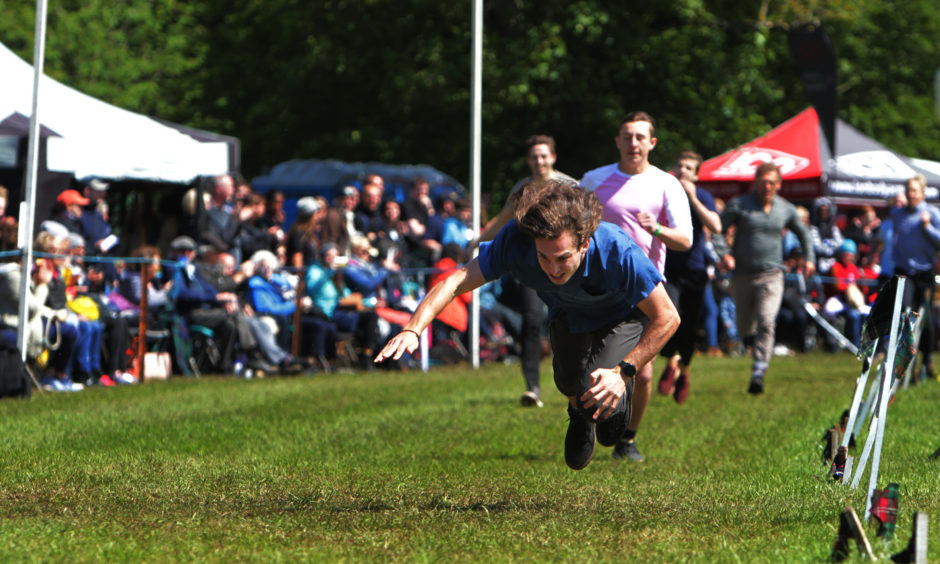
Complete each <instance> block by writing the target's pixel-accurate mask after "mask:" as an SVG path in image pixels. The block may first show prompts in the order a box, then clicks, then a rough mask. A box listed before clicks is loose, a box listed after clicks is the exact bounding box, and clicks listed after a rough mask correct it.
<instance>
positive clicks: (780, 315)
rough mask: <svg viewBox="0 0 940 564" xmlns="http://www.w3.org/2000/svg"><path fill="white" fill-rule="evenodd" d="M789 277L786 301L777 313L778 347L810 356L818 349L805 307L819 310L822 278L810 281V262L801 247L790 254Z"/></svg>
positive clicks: (785, 265) (784, 287)
mask: <svg viewBox="0 0 940 564" xmlns="http://www.w3.org/2000/svg"><path fill="white" fill-rule="evenodd" d="M784 268H786V274H785V277H784V282H783V299H782V301H781V304H780V310H779V311H778V312H777V332H776V336H777V339H776V343H777V344H784V345H787V346H789V347H790V348H792V349H795V350H798V351H799V352H809V351H811V350H813V348H814V347H815V346H816V329H815V323H814V322H813V320H812V318H811V317H810V315H809V313H808V312H807V311H806V309H805V308H804V306H803V304H804V303H809V304H810V305H813V306H814V307H815V308H816V309H819V303H818V301H817V300H818V299H819V298H820V297H821V296H822V288H821V286H820V284H819V277H818V276H816V275H815V274H814V275H813V276H812V277H807V276H806V274H807V272H806V258H805V255H804V254H803V249H802V248H801V247H799V246H797V247H794V248H793V249H791V250H790V254H789V255H788V256H787V260H786V261H784Z"/></svg>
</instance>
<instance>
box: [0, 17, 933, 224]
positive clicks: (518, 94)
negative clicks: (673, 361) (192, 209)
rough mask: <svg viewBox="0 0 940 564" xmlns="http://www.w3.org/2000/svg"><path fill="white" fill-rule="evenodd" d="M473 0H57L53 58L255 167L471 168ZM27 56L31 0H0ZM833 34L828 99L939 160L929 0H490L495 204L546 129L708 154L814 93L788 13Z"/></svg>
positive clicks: (565, 161)
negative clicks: (644, 116)
mask: <svg viewBox="0 0 940 564" xmlns="http://www.w3.org/2000/svg"><path fill="white" fill-rule="evenodd" d="M471 7H472V4H471V2H470V1H469V0H463V1H458V2H447V3H442V2H438V1H431V0H315V1H312V2H301V1H298V0H265V1H263V2H262V1H260V0H243V1H237V2H227V1H226V2H223V1H221V0H203V1H202V2H196V3H189V2H182V1H178V0H128V1H126V2H113V1H109V0H81V1H78V0H62V1H57V0H50V2H49V9H48V31H47V34H48V35H47V37H48V38H47V47H46V62H45V68H46V72H47V74H49V75H50V76H52V77H53V78H55V79H57V80H60V81H62V82H64V83H66V84H68V85H70V86H72V87H74V88H77V89H79V90H81V91H83V92H85V93H87V94H90V95H92V96H95V97H98V98H101V99H103V100H105V101H107V102H109V103H112V104H116V105H118V106H121V107H124V108H127V109H129V110H132V111H136V112H140V113H144V114H147V115H152V116H155V117H160V118H163V119H167V120H170V121H174V122H178V123H183V124H187V125H190V126H193V127H198V128H203V129H209V130H213V131H218V132H220V133H225V134H229V135H235V136H237V137H239V138H240V139H241V141H242V150H243V155H242V162H243V171H242V172H243V173H244V174H245V175H246V176H247V177H249V178H250V177H251V176H254V175H257V174H260V173H261V172H263V170H264V169H265V168H266V167H270V166H272V165H274V164H277V163H278V162H281V161H285V160H288V159H291V158H338V159H342V160H349V161H382V162H389V163H427V164H431V165H433V166H435V167H437V168H439V169H441V170H443V171H445V172H447V173H449V174H451V175H452V176H454V177H455V178H457V179H458V180H461V181H463V182H467V181H468V176H469V165H470V161H469V159H470V157H469V155H470V151H469V144H470V116H469V109H470V72H471V52H470V49H471V33H472V30H471ZM0 13H3V14H4V18H0V41H2V42H3V43H5V44H6V45H7V46H8V47H10V48H11V49H13V50H14V51H16V52H17V53H18V54H19V55H20V56H22V57H23V58H25V59H26V60H31V59H32V48H33V47H32V45H33V43H32V42H33V31H34V21H33V18H34V15H35V3H33V2H14V1H12V0H0ZM811 21H814V22H820V23H821V24H822V25H824V26H825V28H826V29H827V31H828V32H829V35H830V36H831V37H832V40H833V43H834V45H835V50H836V55H837V56H838V58H839V63H838V74H839V79H838V91H839V115H840V117H842V118H843V119H845V120H846V121H848V122H849V123H850V124H852V125H853V126H855V127H856V128H858V129H860V130H861V131H863V132H864V133H866V134H868V135H870V136H872V137H874V138H875V139H877V140H879V141H881V142H882V143H884V144H886V145H888V146H889V147H891V148H893V149H895V150H897V151H899V152H901V153H904V154H908V155H911V156H918V157H923V158H938V157H940V154H938V153H940V150H938V145H937V139H940V119H938V117H937V114H936V111H935V107H934V100H933V75H934V72H935V71H936V69H937V65H938V64H940V43H938V42H937V41H936V40H935V38H936V37H940V12H938V11H937V10H936V9H935V6H934V5H933V2H932V1H931V0H907V1H905V2H900V1H890V0H889V1H885V0H851V1H850V0H792V1H789V2H785V1H780V0H778V1H773V0H750V1H747V2H726V1H722V0H674V1H671V2H661V3H621V2H610V1H605V0H539V1H538V2H536V1H533V0H500V1H493V0H490V1H487V2H485V3H484V56H483V60H484V63H483V65H484V66H483V153H482V154H483V161H482V167H483V168H482V183H483V184H482V185H483V187H484V188H483V189H484V192H485V193H487V194H489V195H491V196H492V198H493V200H494V204H493V205H494V206H498V205H499V204H500V203H501V201H502V198H503V196H504V194H505V192H506V191H507V190H508V189H509V188H510V187H511V186H512V184H513V183H514V181H515V180H516V179H518V178H520V177H522V176H524V175H525V174H526V173H527V169H526V167H525V165H524V163H523V161H522V155H523V151H524V148H523V141H524V139H525V138H526V137H527V136H528V135H529V134H531V133H537V132H538V133H549V134H551V135H554V136H555V138H556V140H557V142H558V152H559V161H558V164H557V166H558V168H559V169H560V170H563V171H566V172H568V173H569V174H571V175H574V176H578V175H580V174H581V173H582V172H584V171H586V170H588V169H590V168H593V167H596V166H599V165H601V164H604V163H608V162H613V161H614V160H616V158H617V152H616V150H615V148H614V144H613V137H614V135H615V133H616V131H615V129H616V126H617V123H618V122H619V119H620V117H621V116H622V115H623V114H625V113H626V112H627V111H629V110H633V109H643V110H646V111H647V112H649V113H650V114H652V115H653V116H654V117H656V118H657V120H658V122H659V124H658V125H659V127H658V130H657V134H658V138H659V145H658V146H657V148H656V150H655V151H654V153H653V156H652V160H653V162H654V163H656V164H659V165H660V166H663V167H668V166H669V165H670V163H671V160H672V158H673V157H674V156H675V154H676V153H678V152H679V151H681V150H684V149H687V148H691V149H694V150H697V151H698V152H700V153H702V154H704V155H705V156H706V157H711V156H714V155H717V154H720V153H722V152H724V151H727V150H729V149H731V148H733V147H735V146H737V145H739V144H741V143H744V142H746V141H748V140H750V139H751V138H753V137H754V136H756V135H760V134H762V133H765V132H766V131H767V130H768V129H770V128H771V127H773V126H775V125H777V124H779V123H781V122H782V121H784V120H786V119H788V118H789V117H791V116H792V115H794V114H796V113H797V112H799V111H800V110H802V109H803V108H805V107H806V106H808V105H809V100H808V98H807V97H806V94H805V91H804V88H803V85H802V84H801V83H800V80H799V76H798V74H797V70H796V68H795V66H794V63H793V60H792V57H791V56H790V53H789V47H788V41H787V35H788V30H789V29H790V28H791V26H793V25H797V24H799V23H803V22H811Z"/></svg>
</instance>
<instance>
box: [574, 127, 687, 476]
mask: <svg viewBox="0 0 940 564" xmlns="http://www.w3.org/2000/svg"><path fill="white" fill-rule="evenodd" d="M655 134H656V122H655V120H653V118H652V116H650V115H649V114H647V113H646V112H631V113H630V114H628V115H627V117H625V118H624V119H623V120H622V121H621V122H620V127H619V128H618V130H617V136H616V137H615V138H614V141H615V143H616V145H617V149H618V150H619V151H620V160H619V161H618V162H616V163H614V164H610V165H607V166H602V167H600V168H596V169H594V170H592V171H589V172H588V173H586V174H585V175H584V178H582V179H581V181H580V185H581V186H582V187H583V188H584V189H586V190H588V191H591V192H594V193H595V194H596V195H597V197H598V199H600V201H601V203H602V204H603V205H604V212H603V216H602V219H603V220H604V221H609V222H611V223H614V224H616V225H619V226H620V227H621V228H623V230H624V231H626V232H627V233H628V234H629V235H630V237H631V238H633V240H634V241H635V242H636V243H637V245H639V246H640V247H641V248H642V249H643V251H644V252H646V255H647V256H648V257H649V258H650V260H651V261H652V262H653V264H654V265H655V266H656V268H657V269H659V271H660V272H663V270H664V269H665V266H666V249H673V250H676V251H687V250H689V248H691V246H692V215H691V213H690V211H689V199H688V197H687V196H686V194H685V191H684V190H683V189H682V185H681V184H679V181H678V180H677V179H676V177H674V176H672V175H671V174H669V173H667V172H665V171H663V170H661V169H659V168H657V167H655V166H653V164H651V163H650V162H649V154H650V151H652V150H653V148H654V147H655V146H656V137H655ZM652 380H653V363H652V361H650V362H649V363H648V364H646V365H644V366H643V367H641V368H640V370H639V371H638V372H637V378H636V381H635V382H634V386H635V388H634V393H633V400H632V413H631V415H630V422H629V424H628V425H627V432H626V434H624V437H623V438H622V439H621V440H620V442H619V443H618V444H617V445H616V446H615V447H614V458H627V459H629V460H632V461H635V462H642V461H643V460H644V458H643V455H642V454H640V451H639V450H637V447H636V442H635V440H634V439H635V438H636V433H637V430H638V429H639V427H640V421H642V419H643V414H644V413H645V412H646V406H647V404H648V403H649V401H650V395H651V391H652Z"/></svg>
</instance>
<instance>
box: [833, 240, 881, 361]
mask: <svg viewBox="0 0 940 564" xmlns="http://www.w3.org/2000/svg"><path fill="white" fill-rule="evenodd" d="M856 251H857V246H856V244H855V242H854V241H852V240H851V239H846V240H844V241H843V242H842V246H841V247H839V253H838V261H837V262H836V263H835V264H833V265H832V271H831V274H832V276H833V277H834V278H835V280H836V281H835V284H834V287H833V291H832V292H831V295H830V296H829V298H828V299H827V300H826V304H825V312H826V315H828V316H829V317H836V316H838V317H842V318H844V319H845V331H843V333H844V334H845V336H846V338H848V339H849V340H850V341H852V343H853V344H854V345H856V346H858V343H859V339H860V338H861V330H862V321H863V320H864V318H865V317H866V316H867V315H868V312H869V311H871V307H870V306H869V305H868V304H867V303H866V301H865V294H864V292H863V291H862V289H861V288H860V287H859V282H860V281H861V280H862V274H861V271H859V269H858V266H856V264H855V257H856Z"/></svg>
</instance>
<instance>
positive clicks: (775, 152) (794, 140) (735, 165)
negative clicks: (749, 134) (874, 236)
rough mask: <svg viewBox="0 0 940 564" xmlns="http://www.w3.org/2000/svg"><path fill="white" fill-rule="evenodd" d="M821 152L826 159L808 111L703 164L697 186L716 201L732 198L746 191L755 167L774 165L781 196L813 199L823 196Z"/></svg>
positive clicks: (813, 112) (812, 115)
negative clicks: (777, 170)
mask: <svg viewBox="0 0 940 564" xmlns="http://www.w3.org/2000/svg"><path fill="white" fill-rule="evenodd" d="M821 151H824V152H825V153H826V154H825V158H828V152H829V151H828V149H826V148H825V143H824V142H823V139H822V134H821V133H820V129H819V117H818V116H817V115H816V110H814V109H813V108H807V109H806V110H804V111H802V112H800V113H799V114H797V115H796V116H794V117H792V118H790V119H789V120H787V121H786V122H784V123H782V124H781V125H779V126H777V127H775V128H774V129H772V130H770V132H768V133H767V134H766V135H764V136H762V137H758V138H757V139H754V140H753V141H750V142H748V143H746V144H744V145H742V146H740V147H738V148H737V149H735V150H733V151H729V152H727V153H725V154H723V155H719V156H717V157H715V158H713V159H708V160H707V161H705V162H703V163H702V166H701V168H700V170H699V182H700V183H701V185H702V187H703V188H705V189H706V190H708V191H709V192H711V193H712V194H713V195H714V196H715V197H717V198H724V199H728V198H732V197H734V196H737V195H739V194H743V193H745V192H747V191H748V190H749V186H750V183H751V182H752V181H753V180H754V171H755V170H756V169H757V167H758V165H760V164H761V163H764V162H767V161H773V162H774V163H776V164H777V166H779V167H780V171H781V172H782V173H783V186H782V187H781V188H780V195H781V196H783V197H784V198H787V199H789V200H805V199H810V198H815V197H816V196H821V195H822V194H823V183H822V181H821V176H822V174H823V156H822V155H821Z"/></svg>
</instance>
